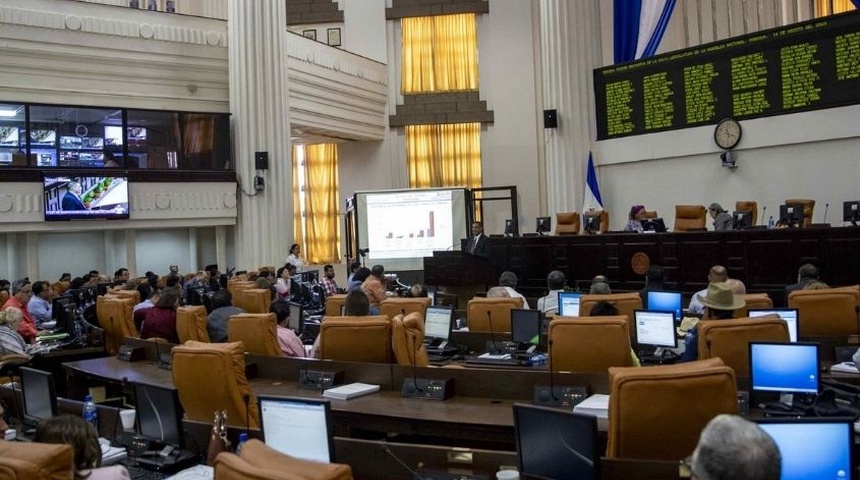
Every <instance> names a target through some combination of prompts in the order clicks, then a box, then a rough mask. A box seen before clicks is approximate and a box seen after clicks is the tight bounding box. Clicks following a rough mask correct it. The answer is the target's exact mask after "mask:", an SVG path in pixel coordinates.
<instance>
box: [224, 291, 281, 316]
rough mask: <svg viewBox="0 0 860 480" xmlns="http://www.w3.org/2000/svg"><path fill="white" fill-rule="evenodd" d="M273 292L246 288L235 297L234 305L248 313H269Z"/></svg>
mask: <svg viewBox="0 0 860 480" xmlns="http://www.w3.org/2000/svg"><path fill="white" fill-rule="evenodd" d="M271 304H272V291H271V290H269V289H266V288H246V289H240V290H238V291H237V293H236V295H234V296H233V305H234V306H236V307H237V308H241V309H242V310H244V311H246V312H248V313H269V305H271Z"/></svg>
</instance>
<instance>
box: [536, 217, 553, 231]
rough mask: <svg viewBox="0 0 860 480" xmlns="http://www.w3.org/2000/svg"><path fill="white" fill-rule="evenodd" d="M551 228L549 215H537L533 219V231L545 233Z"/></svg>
mask: <svg viewBox="0 0 860 480" xmlns="http://www.w3.org/2000/svg"><path fill="white" fill-rule="evenodd" d="M551 229H552V218H550V217H537V220H536V221H535V231H536V232H537V233H541V234H542V233H547V232H549V231H550V230H551Z"/></svg>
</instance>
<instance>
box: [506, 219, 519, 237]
mask: <svg viewBox="0 0 860 480" xmlns="http://www.w3.org/2000/svg"><path fill="white" fill-rule="evenodd" d="M516 230H517V221H516V220H514V219H512V218H509V219H507V220H505V236H507V237H512V236H514V234H516Z"/></svg>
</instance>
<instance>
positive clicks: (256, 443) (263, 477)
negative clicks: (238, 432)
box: [215, 438, 352, 480]
mask: <svg viewBox="0 0 860 480" xmlns="http://www.w3.org/2000/svg"><path fill="white" fill-rule="evenodd" d="M249 479H250V480H352V468H351V467H350V466H349V465H344V464H339V463H320V462H311V461H308V460H301V459H298V458H294V457H291V456H289V455H285V454H283V453H281V452H278V451H276V450H274V449H272V448H270V447H268V446H266V444H265V443H263V442H261V441H260V440H257V439H256V438H252V439H251V440H248V441H247V442H245V443H244V444H243V445H242V452H241V453H240V454H239V455H236V454H234V453H230V452H221V453H219V454H218V456H217V457H215V480H249Z"/></svg>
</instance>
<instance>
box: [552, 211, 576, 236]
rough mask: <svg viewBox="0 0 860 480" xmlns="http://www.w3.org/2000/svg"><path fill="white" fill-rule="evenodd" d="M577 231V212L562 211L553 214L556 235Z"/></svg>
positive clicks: (570, 233) (572, 233) (574, 233)
mask: <svg viewBox="0 0 860 480" xmlns="http://www.w3.org/2000/svg"><path fill="white" fill-rule="evenodd" d="M578 233H579V213H577V212H563V213H556V214H555V234H556V235H576V234H578Z"/></svg>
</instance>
